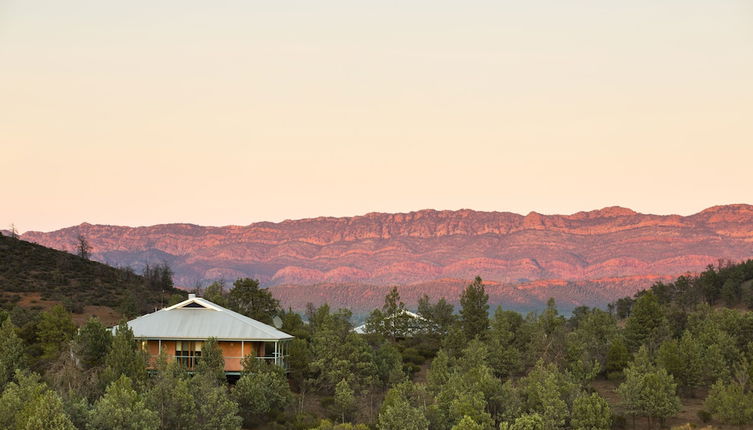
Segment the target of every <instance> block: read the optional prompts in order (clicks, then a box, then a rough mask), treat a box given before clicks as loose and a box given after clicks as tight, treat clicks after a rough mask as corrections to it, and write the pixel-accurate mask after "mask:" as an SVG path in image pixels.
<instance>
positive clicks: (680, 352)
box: [656, 332, 706, 396]
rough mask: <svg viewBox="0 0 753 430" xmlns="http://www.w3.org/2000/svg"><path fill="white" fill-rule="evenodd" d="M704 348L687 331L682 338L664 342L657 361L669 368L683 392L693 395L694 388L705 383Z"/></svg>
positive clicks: (668, 370)
mask: <svg viewBox="0 0 753 430" xmlns="http://www.w3.org/2000/svg"><path fill="white" fill-rule="evenodd" d="M704 352H705V351H704V348H703V346H702V345H701V344H700V342H698V340H697V339H696V338H695V336H693V334H692V333H690V332H685V334H683V336H682V338H680V340H679V341H678V340H675V339H670V340H668V341H665V342H664V343H662V345H661V346H660V347H659V351H658V353H657V355H656V362H657V364H658V365H660V366H661V367H663V368H665V369H667V372H669V373H670V374H671V375H672V376H673V377H674V378H675V380H676V381H677V383H678V385H679V386H680V389H681V390H683V392H685V393H688V394H689V395H691V396H692V395H693V392H694V389H695V388H698V387H700V386H702V385H703V382H704V378H705V374H706V369H705V368H704Z"/></svg>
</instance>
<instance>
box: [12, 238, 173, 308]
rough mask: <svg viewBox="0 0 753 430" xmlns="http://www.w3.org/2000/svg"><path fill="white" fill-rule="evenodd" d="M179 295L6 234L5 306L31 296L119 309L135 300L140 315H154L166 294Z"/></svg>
mask: <svg viewBox="0 0 753 430" xmlns="http://www.w3.org/2000/svg"><path fill="white" fill-rule="evenodd" d="M173 292H177V291H173V290H170V291H165V292H161V291H151V290H150V289H149V288H147V287H146V283H145V281H144V278H142V277H141V276H139V275H136V274H134V273H133V272H132V271H126V270H121V269H117V268H114V267H110V266H107V265H105V264H102V263H99V262H96V261H89V260H84V259H82V258H80V257H78V256H76V255H72V254H69V253H67V252H61V251H58V250H55V249H50V248H46V247H44V246H41V245H38V244H35V243H30V242H27V241H24V240H19V239H13V238H11V237H8V236H5V235H3V236H0V299H2V301H3V302H5V303H8V302H13V301H17V300H20V299H21V297H22V296H26V295H30V296H32V297H39V298H40V299H41V300H44V301H57V302H66V303H71V304H75V305H78V306H82V307H83V306H86V305H92V306H107V307H110V308H116V307H119V306H120V305H121V304H122V303H123V302H124V300H125V299H126V298H129V300H131V301H132V306H136V307H137V309H135V310H136V311H140V310H142V309H143V310H148V311H151V310H152V309H153V308H154V307H155V306H158V305H159V304H160V301H161V297H160V295H161V294H166V295H169V294H171V293H173ZM138 308H142V309H138Z"/></svg>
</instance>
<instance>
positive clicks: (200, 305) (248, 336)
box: [128, 294, 293, 341]
mask: <svg viewBox="0 0 753 430" xmlns="http://www.w3.org/2000/svg"><path fill="white" fill-rule="evenodd" d="M128 326H129V327H130V328H131V330H133V334H134V336H136V337H138V338H147V339H208V338H210V337H214V338H217V339H218V340H257V341H274V340H285V339H292V338H293V336H291V335H289V334H287V333H283V332H281V331H280V330H277V329H276V328H274V327H272V326H269V325H267V324H264V323H262V322H259V321H256V320H255V319H251V318H249V317H247V316H245V315H241V314H239V313H237V312H233V311H231V310H230V309H226V308H223V307H222V306H220V305H218V304H216V303H212V302H210V301H209V300H205V299H202V298H201V297H196V296H194V295H193V294H191V295H189V297H188V300H184V301H182V302H180V303H178V304H177V305H173V306H170V307H168V308H165V309H161V310H159V311H157V312H153V313H151V314H147V315H144V316H141V317H138V318H136V319H133V320H131V321H128Z"/></svg>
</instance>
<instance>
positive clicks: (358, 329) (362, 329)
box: [353, 309, 426, 334]
mask: <svg viewBox="0 0 753 430" xmlns="http://www.w3.org/2000/svg"><path fill="white" fill-rule="evenodd" d="M397 315H406V316H409V317H411V318H413V319H418V320H421V321H426V318H424V317H422V316H421V315H419V314H416V313H413V312H411V311H409V310H408V309H403V310H402V311H401V312H400V313H397V314H395V315H390V316H388V317H387V318H394V317H395V316H397ZM353 331H354V332H356V333H358V334H366V324H361V325H359V326H358V327H356V328H354V329H353Z"/></svg>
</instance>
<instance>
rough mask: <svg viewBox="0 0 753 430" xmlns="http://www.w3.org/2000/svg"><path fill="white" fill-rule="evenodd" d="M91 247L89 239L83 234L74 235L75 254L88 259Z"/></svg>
mask: <svg viewBox="0 0 753 430" xmlns="http://www.w3.org/2000/svg"><path fill="white" fill-rule="evenodd" d="M91 249H92V247H91V246H90V245H89V241H88V240H86V237H85V236H84V235H83V234H81V233H79V234H78V236H77V237H76V255H78V256H79V257H81V258H83V259H84V260H88V259H89V257H90V256H91Z"/></svg>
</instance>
